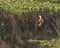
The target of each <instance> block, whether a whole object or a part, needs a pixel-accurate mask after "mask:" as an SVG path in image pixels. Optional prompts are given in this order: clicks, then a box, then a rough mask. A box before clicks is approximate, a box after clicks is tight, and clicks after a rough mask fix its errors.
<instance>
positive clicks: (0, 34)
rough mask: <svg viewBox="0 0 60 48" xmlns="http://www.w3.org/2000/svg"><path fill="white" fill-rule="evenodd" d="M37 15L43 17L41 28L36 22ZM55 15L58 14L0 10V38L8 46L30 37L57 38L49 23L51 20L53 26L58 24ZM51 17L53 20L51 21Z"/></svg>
mask: <svg viewBox="0 0 60 48" xmlns="http://www.w3.org/2000/svg"><path fill="white" fill-rule="evenodd" d="M39 15H41V16H42V17H43V19H44V24H42V26H41V27H40V28H41V30H40V29H39V28H38V27H37V26H38V24H36V22H37V19H38V16H39ZM57 15H59V14H58V13H57V14H49V13H48V12H47V11H44V12H42V11H33V12H29V13H23V14H22V15H21V16H19V15H16V14H12V13H9V12H0V39H1V40H2V41H4V42H6V43H7V44H9V45H10V46H12V45H13V46H15V45H17V46H20V45H22V44H24V43H26V41H27V40H28V39H30V38H32V39H53V38H58V34H57V33H56V31H55V30H54V29H53V27H52V25H51V23H52V22H53V23H54V25H55V26H57V25H58V24H59V22H58V20H57V19H56V16H57ZM52 18H54V20H55V21H52ZM57 22H58V24H57Z"/></svg>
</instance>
